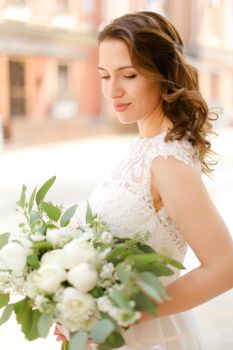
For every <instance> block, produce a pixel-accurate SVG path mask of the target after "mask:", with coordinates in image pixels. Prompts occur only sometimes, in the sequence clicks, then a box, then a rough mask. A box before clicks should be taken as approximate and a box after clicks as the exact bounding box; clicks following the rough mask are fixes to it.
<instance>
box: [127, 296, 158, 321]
mask: <svg viewBox="0 0 233 350" xmlns="http://www.w3.org/2000/svg"><path fill="white" fill-rule="evenodd" d="M132 299H133V300H134V301H135V303H136V306H137V310H139V311H147V312H149V313H150V314H151V315H153V316H156V304H155V302H154V301H152V300H151V299H150V298H149V297H148V296H147V295H145V294H144V293H142V292H139V293H137V294H135V295H134V296H133V297H132Z"/></svg>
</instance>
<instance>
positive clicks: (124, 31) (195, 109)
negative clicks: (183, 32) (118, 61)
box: [98, 11, 216, 174]
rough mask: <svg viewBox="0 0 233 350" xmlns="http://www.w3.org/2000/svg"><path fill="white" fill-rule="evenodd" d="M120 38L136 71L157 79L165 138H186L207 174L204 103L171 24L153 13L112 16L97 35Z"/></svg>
mask: <svg viewBox="0 0 233 350" xmlns="http://www.w3.org/2000/svg"><path fill="white" fill-rule="evenodd" d="M105 39H116V40H122V41H124V42H125V44H126V45H127V47H128V49H129V52H130V55H131V59H132V63H133V65H134V67H135V69H137V70H138V71H139V72H144V73H146V74H149V75H152V76H154V77H155V79H157V80H158V81H159V82H160V87H161V98H162V104H163V111H164V114H165V115H166V116H167V117H168V118H169V119H170V120H171V121H172V123H173V128H172V129H171V130H169V131H168V133H167V135H166V139H165V140H166V141H169V140H180V139H182V138H183V137H185V136H186V137H188V139H189V141H190V142H191V143H192V145H193V146H195V147H196V148H197V149H198V151H199V154H200V161H201V166H202V171H203V173H205V174H210V172H211V171H212V169H211V167H212V166H213V165H214V164H216V162H214V161H213V160H211V155H212V154H213V153H214V152H213V151H211V142H210V137H209V136H210V134H213V132H212V131H211V129H212V125H211V123H210V120H213V119H212V118H210V116H209V115H210V113H209V110H208V106H207V103H206V102H205V100H204V99H203V98H202V96H201V93H200V91H199V83H198V74H197V70H196V69H195V68H194V67H193V66H191V65H189V64H188V63H187V62H186V60H185V56H184V54H183V42H182V39H181V37H180V35H179V34H178V32H177V30H176V29H175V27H174V26H173V25H172V24H171V23H170V22H169V21H168V20H167V19H166V18H165V17H163V16H161V15H160V14H157V13H155V12H149V11H142V12H136V13H132V14H126V15H123V16H122V17H119V18H116V19H114V20H113V21H112V22H111V23H110V24H108V25H107V26H106V27H105V28H104V29H103V30H102V31H101V32H100V33H99V36H98V40H99V43H101V42H102V41H103V40H105Z"/></svg>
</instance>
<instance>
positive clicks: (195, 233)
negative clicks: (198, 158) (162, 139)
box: [152, 156, 232, 263]
mask: <svg viewBox="0 0 233 350" xmlns="http://www.w3.org/2000/svg"><path fill="white" fill-rule="evenodd" d="M152 181H155V183H156V188H157V191H158V193H159V195H160V197H161V199H162V202H163V204H164V206H165V207H166V209H167V211H168V214H169V216H170V217H171V219H172V220H173V221H174V222H175V223H176V224H177V226H178V228H179V229H180V230H181V232H182V233H183V235H184V237H185V239H186V240H187V242H188V243H189V244H190V246H191V247H192V249H193V250H194V251H195V253H196V255H197V257H198V258H199V260H200V261H202V262H203V263H207V261H208V263H209V262H210V261H211V260H212V259H214V258H215V256H216V254H217V252H218V250H219V244H221V245H222V247H223V251H224V249H225V253H226V252H227V251H229V249H231V253H232V239H231V237H230V234H229V231H228V229H227V227H226V225H225V223H224V222H223V220H222V218H221V216H220V214H219V212H218V211H217V209H216V207H215V205H214V203H213V201H212V199H211V197H210V195H209V193H208V191H207V189H206V187H205V185H204V182H203V180H202V177H201V174H200V173H198V171H197V170H196V169H195V168H194V167H192V166H189V165H187V164H185V163H184V162H181V161H179V160H177V159H175V158H174V157H167V158H166V159H165V158H164V157H161V156H159V157H156V158H155V159H154V160H153V162H152ZM207 247H208V253H207V250H206V249H207ZM230 247H231V248H230Z"/></svg>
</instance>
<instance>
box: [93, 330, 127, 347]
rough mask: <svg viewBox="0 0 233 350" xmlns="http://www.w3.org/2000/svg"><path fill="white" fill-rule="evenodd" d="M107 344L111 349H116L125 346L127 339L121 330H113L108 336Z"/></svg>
mask: <svg viewBox="0 0 233 350" xmlns="http://www.w3.org/2000/svg"><path fill="white" fill-rule="evenodd" d="M105 344H106V346H108V347H109V348H110V349H115V348H119V347H121V346H123V345H124V344H125V340H124V338H123V337H122V335H121V334H120V333H119V332H117V331H113V332H112V333H110V335H109V336H108V337H107V339H106V342H105ZM99 349H101V347H99Z"/></svg>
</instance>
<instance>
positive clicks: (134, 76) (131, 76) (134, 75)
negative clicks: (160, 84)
mask: <svg viewBox="0 0 233 350" xmlns="http://www.w3.org/2000/svg"><path fill="white" fill-rule="evenodd" d="M136 76H137V74H132V75H125V78H127V79H133V78H136Z"/></svg>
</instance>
